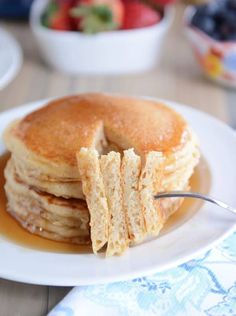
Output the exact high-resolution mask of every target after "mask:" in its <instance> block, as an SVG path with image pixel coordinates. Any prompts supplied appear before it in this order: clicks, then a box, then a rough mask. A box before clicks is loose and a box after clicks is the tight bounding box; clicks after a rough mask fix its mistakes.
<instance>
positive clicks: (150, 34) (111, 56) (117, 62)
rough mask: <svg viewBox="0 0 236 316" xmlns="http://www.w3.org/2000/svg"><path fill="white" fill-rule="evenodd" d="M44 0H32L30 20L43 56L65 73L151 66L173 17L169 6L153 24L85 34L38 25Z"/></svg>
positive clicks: (115, 71)
mask: <svg viewBox="0 0 236 316" xmlns="http://www.w3.org/2000/svg"><path fill="white" fill-rule="evenodd" d="M47 3H48V0H35V1H34V2H33V5H32V8H31V13H30V24H31V28H32V30H33V33H34V35H35V37H36V39H37V41H38V44H39V49H40V51H41V53H42V56H43V57H44V60H45V61H46V62H47V63H48V64H49V65H50V66H52V67H53V68H55V69H57V70H59V71H62V72H65V73H69V74H82V73H84V74H86V73H87V74H122V73H134V72H141V71H145V70H148V69H151V68H152V67H154V66H155V65H156V63H157V61H158V60H159V58H160V52H161V48H162V41H163V38H164V36H165V34H166V32H167V30H168V29H169V26H170V24H171V22H172V20H173V15H174V12H173V10H174V9H173V8H172V7H168V8H167V9H166V12H165V16H164V18H163V19H162V20H161V21H160V22H159V23H158V24H156V25H153V26H150V27H145V28H141V29H135V30H118V31H112V32H103V33H99V34H95V35H86V34H82V33H80V32H71V31H54V30H51V29H48V28H46V27H44V26H42V24H41V21H40V18H41V15H42V12H43V11H44V9H45V7H46V5H47Z"/></svg>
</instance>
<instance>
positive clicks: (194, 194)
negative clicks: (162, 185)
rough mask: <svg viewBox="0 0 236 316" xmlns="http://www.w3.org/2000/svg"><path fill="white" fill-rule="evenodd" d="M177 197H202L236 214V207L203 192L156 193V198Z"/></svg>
mask: <svg viewBox="0 0 236 316" xmlns="http://www.w3.org/2000/svg"><path fill="white" fill-rule="evenodd" d="M175 197H184V198H194V199H200V200H204V201H207V202H211V203H213V204H216V205H218V206H220V207H223V208H224V209H226V210H227V211H230V212H232V213H234V214H236V208H234V207H232V206H229V205H228V204H226V203H224V202H222V201H220V200H218V199H215V198H213V197H210V196H208V195H205V194H201V193H198V192H188V191H169V192H161V193H158V194H156V195H154V198H155V199H162V198H175Z"/></svg>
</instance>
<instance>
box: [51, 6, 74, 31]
mask: <svg viewBox="0 0 236 316" xmlns="http://www.w3.org/2000/svg"><path fill="white" fill-rule="evenodd" d="M49 27H50V28H52V29H53V30H58V31H71V30H72V25H71V20H70V17H69V16H68V14H66V13H64V12H61V11H58V12H57V13H55V14H54V15H53V16H52V17H51V18H50V20H49Z"/></svg>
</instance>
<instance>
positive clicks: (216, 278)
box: [48, 232, 236, 316]
mask: <svg viewBox="0 0 236 316" xmlns="http://www.w3.org/2000/svg"><path fill="white" fill-rule="evenodd" d="M94 315H95V316H154V315H155V316H156V315H157V316H184V315H188V316H199V315H208V316H236V232H235V233H234V234H232V235H231V236H230V237H228V238H227V239H226V240H225V241H223V242H222V243H221V244H220V245H219V246H218V247H216V248H214V249H212V250H211V251H208V252H207V253H205V254H202V256H200V257H198V258H196V259H193V260H191V261H189V262H186V263H184V264H181V265H180V266H178V267H176V268H173V269H170V270H167V271H165V272H162V273H156V274H154V275H152V276H148V277H140V278H137V279H134V280H132V281H125V282H117V283H110V284H101V285H96V286H80V287H75V288H74V289H73V290H72V291H71V292H70V293H69V294H68V295H67V296H66V297H65V298H64V299H63V300H62V301H61V302H60V303H59V304H58V305H57V306H56V307H55V308H54V309H53V310H52V311H51V312H50V313H49V314H48V316H94Z"/></svg>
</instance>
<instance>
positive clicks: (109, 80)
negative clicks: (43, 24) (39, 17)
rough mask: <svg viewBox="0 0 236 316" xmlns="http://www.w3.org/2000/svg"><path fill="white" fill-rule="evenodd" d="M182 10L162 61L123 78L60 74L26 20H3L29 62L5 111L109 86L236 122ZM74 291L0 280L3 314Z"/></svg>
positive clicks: (26, 310) (42, 311) (0, 94)
mask: <svg viewBox="0 0 236 316" xmlns="http://www.w3.org/2000/svg"><path fill="white" fill-rule="evenodd" d="M182 9H183V8H182V7H178V10H177V14H176V18H175V22H174V24H173V26H172V29H171V31H170V33H169V34H168V36H167V39H166V42H165V45H164V47H163V56H162V60H161V63H160V65H159V66H158V67H157V68H156V69H155V70H153V71H151V72H148V73H145V74H135V75H125V76H118V77H117V76H108V77H104V76H95V77H93V76H79V77H69V76H66V75H63V74H60V73H57V72H55V71H53V70H52V69H49V68H48V67H47V66H46V65H45V64H44V63H43V62H42V61H41V59H40V56H39V53H38V51H37V46H36V43H35V40H34V38H33V36H32V34H31V32H30V29H29V26H28V25H27V24H24V23H16V22H2V23H1V24H2V25H3V26H4V27H6V29H8V30H9V31H10V32H12V33H13V34H14V36H15V37H16V38H17V39H18V41H19V42H20V44H21V46H22V48H23V51H24V64H23V67H22V69H21V71H20V73H19V75H18V76H17V78H16V79H15V80H14V81H13V82H12V83H11V84H10V85H9V86H8V87H7V88H5V89H4V90H3V91H0V111H4V110H7V109H9V108H12V107H16V106H19V105H21V104H24V103H27V102H30V101H35V100H38V99H42V98H47V97H51V96H62V95H66V94H72V93H79V92H84V91H106V92H118V93H124V94H131V95H146V96H154V97H159V98H166V99H170V100H174V101H178V102H181V103H185V104H188V105H190V106H192V107H195V108H198V109H200V110H202V111H205V112H208V113H210V114H212V115H214V116H215V117H218V118H219V119H221V120H223V121H225V122H227V123H229V124H230V125H232V126H234V127H235V126H236V115H235V113H236V112H235V109H234V103H236V94H235V92H233V91H228V90H225V89H223V88H221V87H220V86H217V85H214V84H212V83H211V82H210V81H208V80H206V79H204V78H203V77H202V75H201V71H200V70H199V68H198V66H197V65H196V64H195V61H194V58H193V56H192V52H191V50H190V48H189V45H188V43H187V42H186V40H185V37H184V34H183V30H182V25H181V18H182ZM108 53H109V52H108ZM235 106H236V104H235ZM69 290H70V288H63V287H61V288H59V287H47V286H36V285H35V286H32V285H26V284H20V283H16V282H11V281H5V280H0V316H41V315H46V314H47V311H49V310H50V309H51V308H52V307H53V306H54V305H55V304H56V303H57V302H58V301H59V300H61V299H62V298H63V296H64V295H65V294H66V293H67V292H68V291H69Z"/></svg>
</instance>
